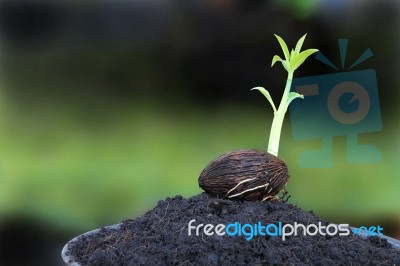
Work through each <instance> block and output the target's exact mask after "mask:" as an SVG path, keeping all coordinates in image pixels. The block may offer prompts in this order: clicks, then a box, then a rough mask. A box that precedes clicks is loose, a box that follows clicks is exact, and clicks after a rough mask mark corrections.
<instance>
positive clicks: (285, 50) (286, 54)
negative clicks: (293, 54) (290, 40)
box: [274, 34, 290, 61]
mask: <svg viewBox="0 0 400 266" xmlns="http://www.w3.org/2000/svg"><path fill="white" fill-rule="evenodd" d="M274 35H275V37H276V38H277V39H278V42H279V44H280V46H281V48H282V51H283V54H284V55H285V59H286V61H288V60H289V56H290V54H289V49H288V47H287V45H286V43H285V41H284V40H283V39H282V38H281V37H279V35H277V34H274Z"/></svg>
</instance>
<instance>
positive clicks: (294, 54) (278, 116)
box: [251, 34, 318, 156]
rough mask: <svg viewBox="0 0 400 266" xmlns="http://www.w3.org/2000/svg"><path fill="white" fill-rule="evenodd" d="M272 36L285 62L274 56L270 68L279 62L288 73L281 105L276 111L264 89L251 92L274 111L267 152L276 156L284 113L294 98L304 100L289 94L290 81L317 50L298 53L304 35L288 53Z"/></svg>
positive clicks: (256, 88)
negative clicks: (263, 99)
mask: <svg viewBox="0 0 400 266" xmlns="http://www.w3.org/2000/svg"><path fill="white" fill-rule="evenodd" d="M274 35H275V37H276V38H277V39H278V42H279V44H280V46H281V48H282V51H283V54H284V56H285V60H284V59H282V58H281V57H280V56H279V55H275V56H274V57H273V58H272V64H271V67H272V66H273V65H274V64H275V63H276V62H278V61H279V62H281V63H282V65H283V67H284V68H285V69H286V71H287V72H288V77H287V80H286V87H285V91H284V92H283V96H282V99H281V103H280V104H279V108H278V109H276V107H275V104H274V101H273V100H272V98H271V95H270V94H269V92H268V91H267V90H266V89H265V88H263V87H255V88H253V89H251V90H258V91H260V92H261V93H262V94H263V95H264V96H265V98H267V100H268V101H269V103H270V104H271V106H272V109H273V110H274V119H273V121H272V126H271V132H270V135H269V142H268V152H269V153H271V154H273V155H275V156H277V155H278V149H279V139H280V137H281V131H282V124H283V119H284V117H285V113H286V111H287V109H288V106H289V104H290V103H291V102H292V101H293V100H294V99H296V98H302V99H304V96H303V95H301V94H299V93H297V92H290V88H291V86H292V80H293V73H294V71H295V70H296V69H297V68H298V67H299V66H300V65H301V64H302V63H303V62H304V61H305V60H306V59H307V57H309V56H310V55H312V54H313V53H316V52H318V49H308V50H305V51H302V52H300V49H301V46H302V45H303V42H304V39H305V38H306V35H307V34H304V36H303V37H301V38H300V39H299V40H298V42H297V44H296V47H295V48H294V50H293V49H292V51H291V52H290V53H289V49H288V47H287V45H286V43H285V41H284V40H283V39H282V38H281V37H279V36H278V35H276V34H274Z"/></svg>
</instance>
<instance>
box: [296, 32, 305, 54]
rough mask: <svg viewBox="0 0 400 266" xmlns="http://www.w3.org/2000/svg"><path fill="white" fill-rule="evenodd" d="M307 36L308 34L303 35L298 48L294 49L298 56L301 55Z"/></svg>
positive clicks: (297, 45)
mask: <svg viewBox="0 0 400 266" xmlns="http://www.w3.org/2000/svg"><path fill="white" fill-rule="evenodd" d="M306 36H307V33H306V34H304V35H303V37H301V38H300V39H299V40H298V41H297V44H296V48H294V50H295V51H296V53H297V54H299V53H300V50H301V47H302V46H303V43H304V40H305V38H306Z"/></svg>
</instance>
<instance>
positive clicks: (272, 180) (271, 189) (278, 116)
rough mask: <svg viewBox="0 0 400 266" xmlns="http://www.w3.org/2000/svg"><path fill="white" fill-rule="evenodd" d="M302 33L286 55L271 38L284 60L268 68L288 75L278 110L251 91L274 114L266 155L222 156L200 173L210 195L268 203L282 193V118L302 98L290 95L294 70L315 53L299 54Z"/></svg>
mask: <svg viewBox="0 0 400 266" xmlns="http://www.w3.org/2000/svg"><path fill="white" fill-rule="evenodd" d="M306 35H307V34H305V35H304V36H303V37H301V38H300V39H299V41H298V42H297V44H296V47H295V48H294V49H292V50H291V52H289V49H288V47H287V45H286V43H285V41H284V40H283V39H282V38H281V37H279V36H278V35H275V37H276V38H277V39H278V42H279V44H280V46H281V48H282V51H283V54H284V58H285V59H282V58H281V57H280V56H279V55H275V56H274V57H273V58H272V64H271V66H274V64H275V63H276V62H281V63H282V65H283V67H284V68H285V69H286V71H287V73H288V77H287V80H286V86H285V90H284V92H283V96H282V99H281V102H280V104H279V107H278V109H276V107H275V104H274V102H273V100H272V98H271V95H270V94H269V92H268V91H267V90H266V89H265V88H263V87H255V88H253V89H252V90H258V91H260V92H261V93H262V94H263V95H264V96H265V98H267V100H268V101H269V103H270V104H271V106H272V109H273V111H274V118H273V121H272V126H271V132H270V136H269V142H268V152H264V151H258V150H239V151H232V152H228V153H225V154H223V155H221V156H219V157H218V158H216V159H215V160H214V161H212V162H211V163H210V164H208V165H207V166H206V168H205V169H204V170H203V171H202V172H201V174H200V177H199V185H200V187H201V188H203V189H204V190H205V191H206V192H208V193H210V194H211V195H214V196H217V197H223V198H229V199H246V200H263V201H264V200H271V199H277V198H278V196H277V194H278V193H279V192H281V191H283V189H284V187H285V185H286V183H287V181H288V180H289V171H288V168H287V165H286V163H285V162H284V161H283V160H282V159H280V158H279V157H278V150H279V141H280V136H281V131H282V125H283V119H284V118H285V114H286V111H287V109H288V106H289V104H290V103H291V102H292V101H293V100H294V99H296V98H303V95H301V94H298V93H297V92H290V88H291V86H292V80H293V74H294V71H295V70H296V69H297V68H299V67H300V65H301V64H302V63H304V61H305V60H306V59H307V57H309V56H310V55H312V54H313V53H315V52H317V51H318V50H317V49H308V50H305V51H302V52H300V50H301V47H302V46H303V43H304V40H305V38H306Z"/></svg>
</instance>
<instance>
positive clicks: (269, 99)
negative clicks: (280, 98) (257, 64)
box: [251, 87, 276, 113]
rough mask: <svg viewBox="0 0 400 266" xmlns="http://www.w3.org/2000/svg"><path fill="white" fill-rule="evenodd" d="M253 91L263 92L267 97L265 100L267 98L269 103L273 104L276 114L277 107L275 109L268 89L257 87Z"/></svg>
mask: <svg viewBox="0 0 400 266" xmlns="http://www.w3.org/2000/svg"><path fill="white" fill-rule="evenodd" d="M251 90H258V91H259V92H261V93H262V94H263V95H264V96H265V98H267V100H268V101H269V103H270V104H271V106H272V109H273V110H274V113H275V112H276V107H275V104H274V101H273V100H272V98H271V95H270V94H269V92H268V91H267V90H266V89H264V88H263V87H255V88H252V89H251Z"/></svg>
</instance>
